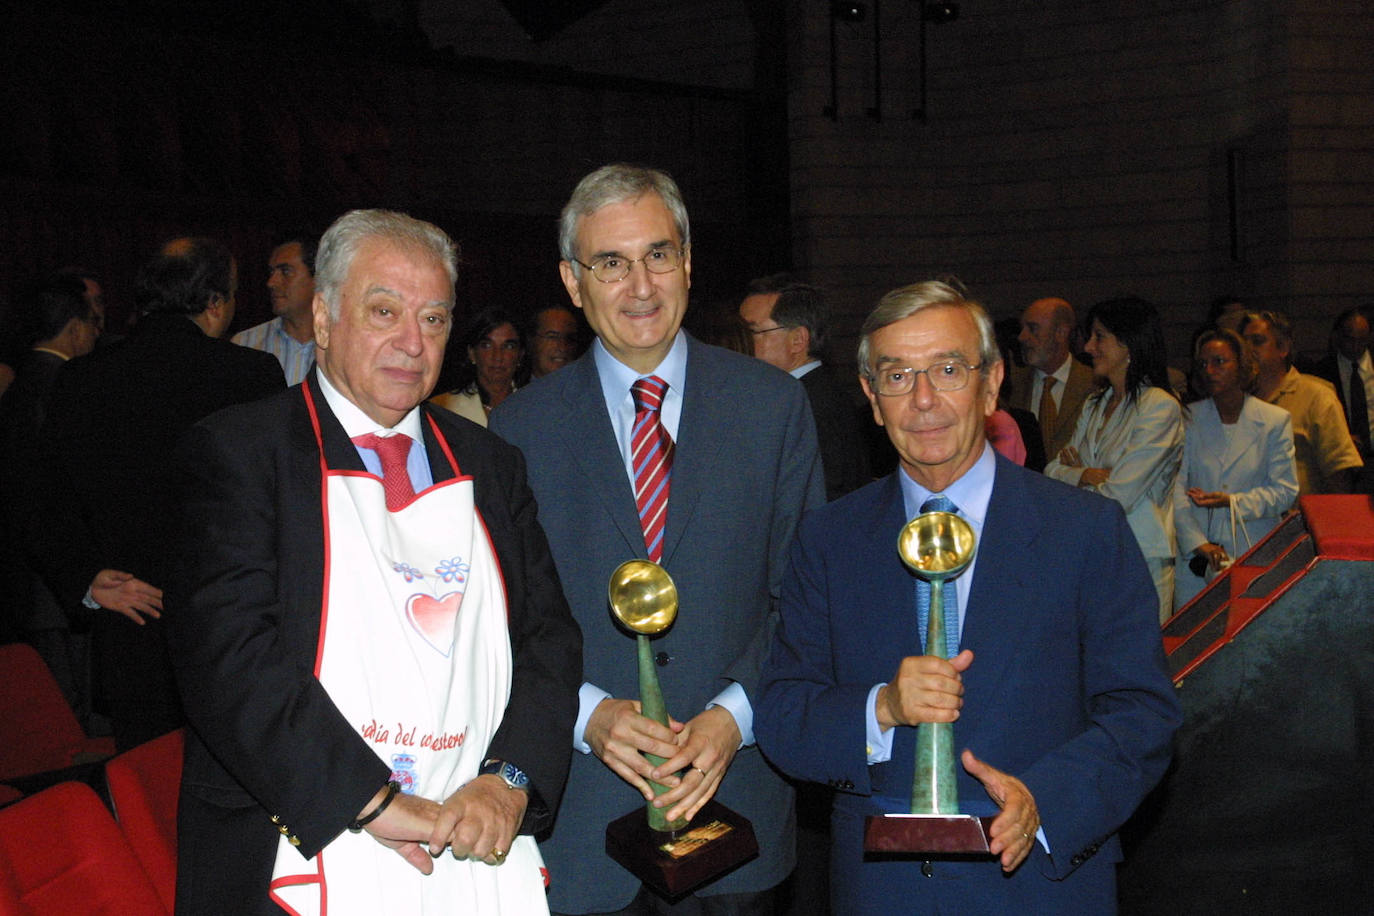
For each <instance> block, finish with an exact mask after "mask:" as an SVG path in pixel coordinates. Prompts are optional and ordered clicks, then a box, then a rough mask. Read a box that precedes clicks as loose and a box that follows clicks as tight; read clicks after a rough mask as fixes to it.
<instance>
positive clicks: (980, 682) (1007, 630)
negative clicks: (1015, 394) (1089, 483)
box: [958, 456, 1053, 747]
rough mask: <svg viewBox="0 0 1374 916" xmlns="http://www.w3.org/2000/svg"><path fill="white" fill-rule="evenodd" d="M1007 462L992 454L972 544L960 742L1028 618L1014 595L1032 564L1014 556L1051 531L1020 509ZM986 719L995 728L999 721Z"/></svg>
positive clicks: (996, 684)
mask: <svg viewBox="0 0 1374 916" xmlns="http://www.w3.org/2000/svg"><path fill="white" fill-rule="evenodd" d="M1011 468H1012V465H1011V464H1009V463H1008V462H1007V461H1006V460H1005V459H1003V458H1002V457H1001V456H998V458H997V470H996V476H995V477H994V478H993V486H992V499H991V500H990V501H989V502H988V514H987V518H986V520H985V521H984V523H983V537H982V542H981V543H980V544H979V545H978V567H977V570H976V572H975V575H976V578H975V580H974V582H973V585H972V589H973V590H972V591H971V592H970V593H969V600H968V608H967V611H966V612H965V616H964V629H963V638H962V639H961V640H960V648H961V649H971V650H973V654H974V661H973V669H971V670H970V672H969V673H970V675H972V676H971V677H970V678H968V679H967V680H966V682H965V683H966V689H967V693H966V695H965V698H964V704H965V709H966V710H967V714H966V715H965V716H963V717H961V718H960V722H963V723H965V729H964V730H963V731H962V732H961V733H960V735H959V739H958V741H959V746H961V747H967V746H969V745H970V744H971V743H972V742H973V741H974V740H975V736H976V734H977V731H978V729H979V728H980V727H981V725H982V723H983V722H984V721H985V720H984V719H983V717H982V716H981V715H979V712H980V711H983V710H989V709H995V708H996V705H997V701H996V698H997V696H998V695H999V694H1000V693H1001V691H1002V690H1003V689H1004V688H1003V687H1002V686H1001V682H1002V680H1003V678H1004V677H1005V675H1006V671H1007V663H1008V662H1009V661H1010V660H1011V659H1014V658H1016V657H1017V656H1018V654H1019V648H1020V647H1021V646H1022V645H1024V644H1025V643H1026V638H1025V634H1026V631H1027V628H1028V624H1029V621H1028V619H1027V617H1026V616H1025V614H1024V613H1022V612H1020V611H1018V608H1024V607H1026V603H1025V602H1024V601H1022V600H1020V597H1019V596H1021V595H1023V594H1025V593H1027V592H1028V591H1030V590H1031V589H1033V588H1035V587H1036V585H1035V583H1034V582H1033V581H1032V579H1033V574H1034V570H1032V569H1029V568H1027V567H1026V566H1024V565H1023V564H1022V563H1021V562H1020V560H1019V559H1018V558H1020V557H1027V556H1033V555H1034V553H1033V551H1031V550H1030V545H1031V542H1032V541H1034V540H1035V538H1036V537H1038V536H1044V537H1052V536H1053V535H1052V533H1049V532H1045V533H1043V535H1042V532H1041V528H1042V526H1043V520H1042V519H1041V518H1040V517H1038V516H1037V515H1035V514H1034V513H1027V512H1025V511H1022V510H1023V508H1024V506H1025V505H1026V498H1025V487H1024V484H1023V482H1022V480H1021V478H1020V475H1018V474H1017V473H1016V472H1015V471H1013V470H1011ZM1006 689H1012V688H1010V687H1008V688H1006ZM992 724H993V726H994V727H997V728H1000V727H1002V725H1003V724H1004V723H996V722H994V723H992Z"/></svg>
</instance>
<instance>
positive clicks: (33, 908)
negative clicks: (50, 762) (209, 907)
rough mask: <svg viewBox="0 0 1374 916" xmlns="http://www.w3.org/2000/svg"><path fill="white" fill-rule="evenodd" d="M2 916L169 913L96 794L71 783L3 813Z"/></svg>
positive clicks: (0, 818)
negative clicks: (28, 915) (11, 915)
mask: <svg viewBox="0 0 1374 916" xmlns="http://www.w3.org/2000/svg"><path fill="white" fill-rule="evenodd" d="M0 913H6V914H8V913H14V914H31V916H58V914H61V916H69V914H74V913H81V914H97V913H108V914H111V916H114V914H118V916H166V913H167V910H166V909H165V908H164V907H163V905H162V901H161V900H160V899H159V898H158V895H157V891H156V890H155V889H154V888H153V884H152V882H151V881H149V880H148V876H147V875H146V874H144V872H143V868H142V867H141V866H140V865H139V864H138V860H137V859H135V858H134V853H133V850H132V849H130V848H129V844H128V843H127V842H126V841H125V840H124V837H123V835H121V834H120V832H119V827H117V826H116V825H115V822H114V818H112V817H111V816H110V812H109V811H108V810H106V808H105V806H104V805H103V804H101V802H100V799H99V798H97V797H96V794H95V792H93V791H91V788H90V787H89V786H87V785H84V784H83V783H79V782H63V783H59V784H57V785H55V786H53V787H52V788H50V789H44V790H43V791H42V792H39V793H37V794H36V795H32V796H30V797H28V798H25V799H23V800H22V801H17V802H15V803H14V804H12V805H10V806H9V807H8V808H4V809H0Z"/></svg>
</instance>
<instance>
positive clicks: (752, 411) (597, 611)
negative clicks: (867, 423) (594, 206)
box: [491, 337, 822, 913]
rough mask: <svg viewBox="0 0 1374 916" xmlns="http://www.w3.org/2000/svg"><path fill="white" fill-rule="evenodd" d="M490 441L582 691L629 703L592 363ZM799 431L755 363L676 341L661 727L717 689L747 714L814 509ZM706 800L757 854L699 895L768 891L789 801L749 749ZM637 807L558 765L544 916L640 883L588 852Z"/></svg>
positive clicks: (778, 388) (632, 797)
mask: <svg viewBox="0 0 1374 916" xmlns="http://www.w3.org/2000/svg"><path fill="white" fill-rule="evenodd" d="M491 429H492V430H493V431H494V432H496V433H497V434H499V435H501V436H503V437H505V438H506V439H507V440H508V441H510V442H512V443H513V444H515V445H517V446H519V447H520V449H521V450H522V451H523V452H524V453H525V458H526V460H527V461H529V466H530V482H531V484H532V485H533V487H534V491H535V495H536V496H537V497H538V499H539V513H540V521H541V522H542V523H543V525H544V529H545V530H546V531H547V532H548V534H549V543H550V545H551V546H552V548H553V554H554V559H555V560H556V561H557V563H558V571H559V574H560V576H561V577H562V580H563V583H564V587H565V589H566V591H567V595H568V603H569V604H570V605H572V609H573V614H574V615H575V616H576V618H577V620H578V622H579V623H580V624H581V625H582V632H583V636H584V638H585V640H586V643H585V650H586V664H585V667H586V675H585V678H586V680H587V681H589V682H591V683H593V684H595V685H597V686H598V687H601V688H603V689H605V690H607V691H609V692H610V693H611V695H612V696H616V697H627V698H637V697H638V696H639V681H638V676H637V673H636V671H637V668H636V664H635V643H634V639H633V638H632V637H630V636H627V635H626V634H625V633H624V632H622V631H621V630H619V629H617V627H616V625H615V623H614V622H613V621H612V619H611V616H610V614H609V611H608V607H607V601H606V583H607V581H608V580H609V578H610V575H611V572H612V571H613V570H614V569H615V568H616V567H617V566H619V565H620V564H621V563H622V562H624V561H625V560H628V559H631V558H634V557H640V558H643V557H645V556H646V551H645V547H644V534H643V531H642V530H641V528H640V525H639V517H638V514H637V513H636V510H635V501H634V493H633V488H632V486H631V484H630V480H629V477H628V475H627V474H626V472H625V464H624V461H623V459H622V458H621V454H620V450H619V449H618V447H617V446H616V441H615V434H614V433H613V432H612V429H611V421H610V418H609V417H608V416H607V414H606V402H605V399H604V397H603V396H602V393H601V381H600V378H599V376H598V375H597V371H596V363H595V360H594V358H593V354H592V353H591V352H588V353H587V354H585V355H584V356H583V357H582V358H581V359H579V360H578V361H576V362H575V363H573V364H572V365H570V366H568V367H566V368H564V369H561V370H559V371H558V372H555V373H553V374H552V375H548V376H545V377H544V378H542V379H539V380H537V381H535V382H533V383H531V384H530V385H529V386H528V387H526V388H522V389H521V390H519V391H517V392H516V393H515V394H513V395H511V397H510V398H509V399H508V400H506V402H505V403H503V404H502V405H501V406H500V407H499V408H498V409H497V410H495V411H494V412H493V413H492V416H491ZM815 437H816V428H815V424H814V423H813V422H812V420H811V413H810V409H809V408H808V407H807V403H806V397H805V394H804V393H803V391H802V389H801V386H799V385H798V384H797V383H796V381H795V380H794V379H791V378H789V377H788V376H787V375H786V374H785V373H783V372H781V371H779V370H778V369H775V368H774V367H772V366H769V365H767V364H766V363H764V362H762V361H760V360H756V359H752V358H750V357H747V356H742V355H740V354H738V353H732V352H729V351H726V350H722V349H719V348H717V347H711V346H707V345H705V344H702V343H699V342H697V341H696V340H693V339H692V338H690V337H689V338H688V351H687V376H686V386H685V391H684V392H683V406H682V417H681V421H680V426H679V428H678V437H677V448H676V452H675V456H674V461H673V477H672V489H671V491H670V496H669V501H668V519H667V528H666V531H665V535H664V548H663V566H664V567H665V568H666V569H667V570H668V572H669V573H670V574H671V575H672V576H673V579H674V581H675V582H676V584H677V588H678V592H679V601H680V604H679V615H678V619H677V622H676V623H675V624H674V625H673V627H672V629H671V630H669V631H668V632H667V633H666V634H665V635H663V636H661V637H659V638H657V639H655V640H654V644H653V645H654V651H655V652H656V653H657V655H658V657H659V658H660V659H661V661H660V665H661V667H659V669H658V673H659V677H660V679H661V681H662V684H663V694H664V698H665V700H666V702H667V706H668V712H669V714H670V715H672V716H674V717H675V718H677V719H679V720H683V721H685V720H687V719H689V718H691V717H692V716H694V715H696V714H697V713H699V712H700V711H701V710H702V709H704V708H705V706H706V704H707V703H708V702H709V701H710V700H711V699H712V697H714V696H715V695H716V694H717V693H719V692H720V691H721V690H723V689H724V688H725V687H727V686H728V685H729V683H730V682H731V681H732V680H733V681H736V682H738V683H740V684H741V685H743V687H744V689H745V691H746V693H747V694H748V695H749V697H750V700H751V702H752V700H753V697H754V695H755V688H756V684H757V678H758V671H759V668H760V667H761V665H762V664H763V657H764V655H765V654H766V653H767V650H768V642H769V639H770V638H771V634H772V628H773V624H774V622H775V620H776V600H777V596H778V595H779V590H780V587H781V585H782V574H783V567H784V564H785V562H786V555H787V547H788V544H790V543H791V540H792V535H793V533H794V531H795V528H796V524H797V520H798V519H799V518H800V517H801V513H802V510H803V508H805V507H806V506H808V505H817V504H819V503H820V502H821V501H822V489H821V470H820V465H819V462H818V461H817V457H816V439H815ZM717 797H718V798H719V799H720V800H721V802H722V803H724V804H725V805H728V806H729V807H731V808H733V809H735V810H736V811H738V812H740V813H741V814H743V815H744V816H745V817H747V818H749V819H750V820H751V821H753V824H754V829H755V831H757V833H758V836H759V840H760V843H759V845H760V846H761V847H762V850H761V852H760V856H759V858H758V859H756V860H755V861H753V862H751V863H750V864H748V865H745V866H744V867H742V868H740V869H738V870H736V871H734V872H732V873H731V874H729V875H727V876H725V877H724V878H722V879H720V880H719V881H716V882H715V883H713V884H711V885H708V886H707V887H706V888H703V889H702V890H701V891H700V893H703V894H712V893H715V894H723V893H742V892H746V891H758V890H764V889H766V888H769V887H772V886H773V885H775V884H777V883H778V882H780V881H781V880H782V879H783V878H785V877H786V876H787V874H788V872H789V871H790V870H791V868H792V862H793V853H794V849H793V830H792V793H791V790H790V789H789V788H788V787H787V785H786V783H784V781H783V780H782V779H781V778H780V777H779V776H778V775H777V774H776V773H775V772H773V771H772V770H771V769H770V768H769V767H768V765H767V763H766V762H765V761H764V760H763V758H762V756H761V755H760V754H759V752H758V749H757V748H756V747H752V746H751V747H746V748H744V749H742V750H741V751H740V752H739V754H738V755H737V756H736V757H735V760H734V762H733V763H732V764H731V767H730V770H729V772H728V773H727V774H726V776H725V779H724V781H723V783H722V785H721V788H720V791H719V793H718V795H717ZM643 805H644V801H643V799H642V798H640V797H639V796H638V795H637V794H636V793H635V792H634V790H633V789H631V788H630V787H629V786H627V785H626V784H625V783H624V782H623V781H622V780H621V779H620V777H619V776H617V775H615V773H613V772H612V771H611V770H610V769H609V768H608V767H606V766H605V765H604V764H602V763H601V761H600V760H598V759H597V758H596V757H595V756H594V755H583V754H576V753H575V754H574V755H573V765H572V772H571V774H570V776H569V781H568V791H567V793H566V794H565V796H564V799H563V808H562V810H561V811H560V812H559V815H558V822H557V823H556V824H555V825H554V829H553V834H552V836H551V837H550V838H549V839H548V840H547V841H545V842H544V843H543V844H542V847H541V848H542V850H543V853H544V859H545V861H546V862H547V863H548V865H549V869H550V872H551V874H552V885H551V888H550V906H551V907H552V908H553V909H554V910H556V911H559V912H566V913H586V912H605V911H608V910H616V909H620V908H622V907H624V906H625V905H626V904H628V903H629V902H630V900H631V898H633V897H634V895H635V893H636V891H637V890H638V887H639V882H638V881H637V880H636V879H635V878H634V877H633V876H632V875H631V874H630V873H629V872H628V871H626V870H625V869H624V868H622V867H621V866H619V865H617V864H616V863H615V862H614V861H612V860H611V859H610V858H609V857H607V856H606V854H605V853H604V849H605V830H606V823H607V822H608V821H610V820H612V819H613V818H615V817H619V816H620V815H622V814H624V813H625V812H626V811H628V810H631V809H633V808H635V807H636V806H638V807H640V808H641V809H642V808H643Z"/></svg>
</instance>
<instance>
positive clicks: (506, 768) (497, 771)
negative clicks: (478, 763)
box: [477, 757, 530, 792]
mask: <svg viewBox="0 0 1374 916" xmlns="http://www.w3.org/2000/svg"><path fill="white" fill-rule="evenodd" d="M493 774H494V775H496V776H500V777H501V779H502V781H504V782H505V784H506V785H507V786H508V787H509V788H512V789H521V790H523V791H526V792H528V791H529V789H530V778H529V777H528V776H526V775H525V771H524V770H522V769H520V768H519V767H518V766H516V765H515V764H513V763H507V762H506V761H504V760H497V759H496V758H495V757H492V758H490V759H488V760H486V761H484V762H483V763H482V768H481V769H480V770H478V771H477V775H478V776H487V775H493Z"/></svg>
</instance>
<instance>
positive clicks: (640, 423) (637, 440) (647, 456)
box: [630, 375, 673, 563]
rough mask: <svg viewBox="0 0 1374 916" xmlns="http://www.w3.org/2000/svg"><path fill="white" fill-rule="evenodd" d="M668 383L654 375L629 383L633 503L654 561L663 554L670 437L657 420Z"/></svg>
mask: <svg viewBox="0 0 1374 916" xmlns="http://www.w3.org/2000/svg"><path fill="white" fill-rule="evenodd" d="M667 391H668V383H667V382H665V381H664V380H663V379H661V378H659V377H658V376H656V375H651V376H649V377H648V378H642V379H639V380H638V381H636V382H635V383H634V384H633V385H631V386H630V394H631V396H633V397H634V401H635V425H634V429H633V431H632V432H631V433H630V464H631V466H632V467H633V468H634V472H635V505H636V506H637V507H638V508H639V525H640V527H641V528H643V529H644V546H645V547H646V548H647V549H648V552H649V559H650V560H653V561H654V562H655V563H657V562H659V560H661V559H662V558H663V527H664V525H665V523H666V522H667V520H668V484H669V481H670V480H671V478H672V476H673V438H672V436H669V435H668V430H666V429H664V428H663V423H662V422H660V420H659V408H661V407H662V406H663V395H664V394H665V393H666V392H667Z"/></svg>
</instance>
